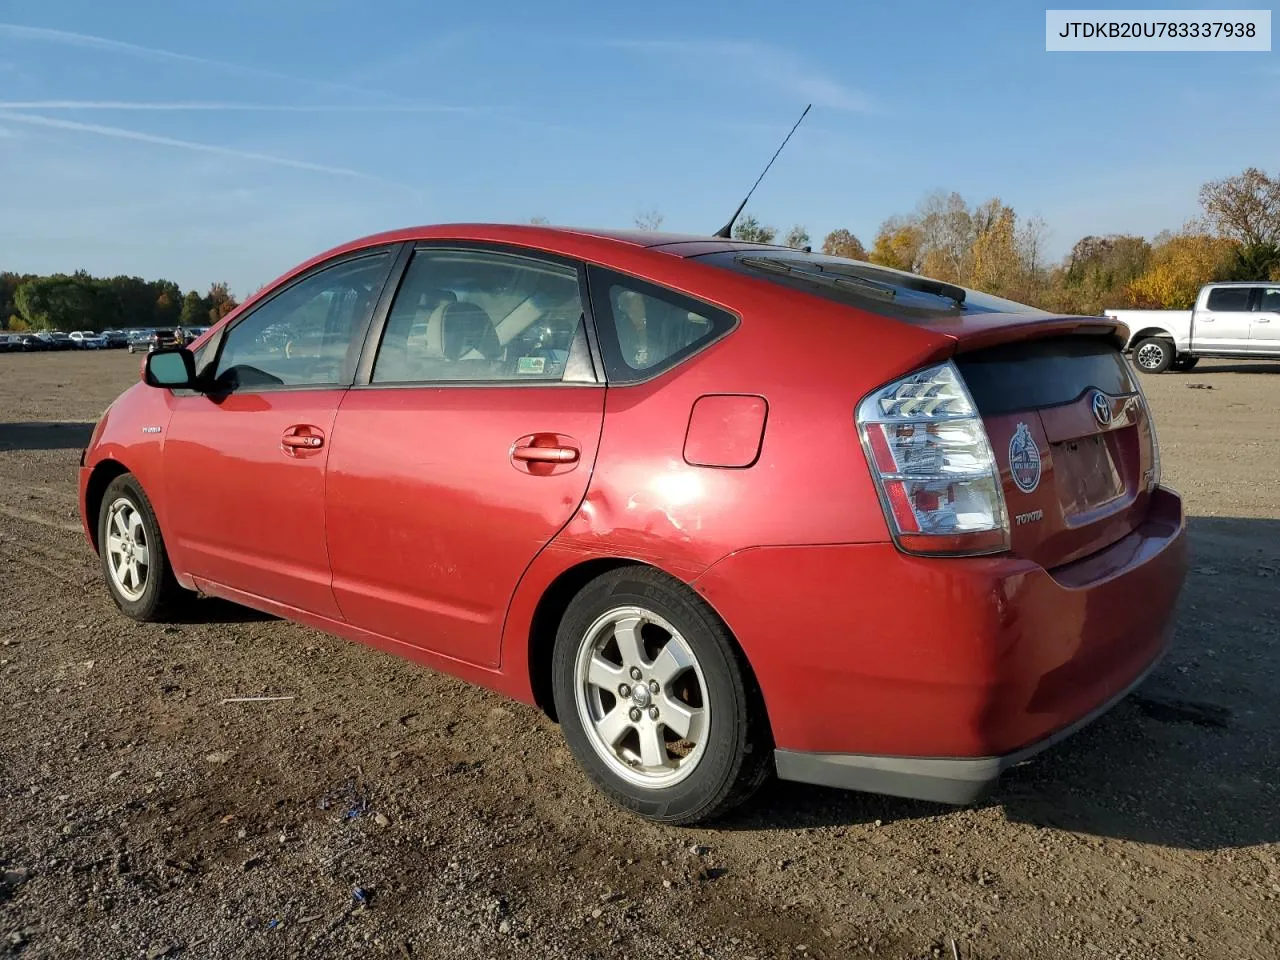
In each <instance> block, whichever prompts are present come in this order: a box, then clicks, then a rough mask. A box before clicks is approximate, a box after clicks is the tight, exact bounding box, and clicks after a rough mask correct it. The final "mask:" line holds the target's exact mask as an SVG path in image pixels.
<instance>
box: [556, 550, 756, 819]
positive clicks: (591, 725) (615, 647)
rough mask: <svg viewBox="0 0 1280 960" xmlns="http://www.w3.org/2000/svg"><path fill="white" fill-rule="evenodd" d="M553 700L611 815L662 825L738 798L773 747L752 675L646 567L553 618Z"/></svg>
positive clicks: (696, 611)
mask: <svg viewBox="0 0 1280 960" xmlns="http://www.w3.org/2000/svg"><path fill="white" fill-rule="evenodd" d="M552 669H553V677H552V684H553V693H554V697H555V705H556V710H557V713H558V715H559V718H560V724H561V727H562V728H563V730H564V736H565V740H566V742H567V743H568V745H569V749H570V751H572V753H573V755H574V757H575V758H576V759H577V761H578V763H579V764H580V765H581V766H582V767H583V769H584V770H585V771H586V773H587V775H588V776H589V777H590V778H591V779H592V780H593V781H594V782H595V784H596V785H597V786H598V787H599V788H600V789H601V790H602V791H604V793H605V794H607V795H608V796H609V797H610V798H611V799H612V800H614V801H615V802H616V803H618V804H619V805H621V806H623V807H625V808H627V809H629V810H631V811H633V812H635V813H638V814H640V815H641V816H644V817H647V818H648V819H650V820H656V821H659V822H661V823H672V824H687V823H696V822H699V821H702V820H709V819H711V818H713V817H716V816H719V815H721V814H723V813H726V812H728V811H729V810H730V809H732V808H733V807H735V806H737V805H738V804H740V803H742V802H743V801H744V800H746V799H747V798H748V797H749V796H751V794H752V793H754V792H755V790H756V789H757V788H758V787H759V786H760V784H761V783H762V782H763V781H764V779H765V777H766V776H767V775H768V771H769V759H770V757H771V748H772V743H771V740H770V736H769V730H768V722H767V719H766V717H765V714H764V704H763V700H762V698H761V696H760V692H759V690H758V689H757V687H756V684H755V681H754V678H753V677H752V676H751V671H750V669H749V667H747V665H746V663H745V661H744V660H743V659H742V655H741V653H740V652H739V651H738V648H737V646H736V644H735V643H734V641H733V638H732V637H731V636H730V635H729V632H728V630H727V629H726V628H725V626H724V624H723V623H721V622H720V620H719V619H718V618H717V617H716V616H715V614H714V613H713V612H712V611H711V610H710V609H709V608H708V607H707V606H706V605H705V604H704V603H703V602H702V600H701V599H700V598H699V597H698V596H697V595H696V594H693V593H692V592H691V591H690V590H689V589H688V588H687V587H685V586H684V585H683V584H681V583H679V582H678V581H676V580H673V579H672V578H670V577H668V576H666V575H665V574H663V573H661V572H659V571H656V570H652V569H649V568H645V567H624V568H622V569H619V570H614V571H611V572H609V573H606V574H603V575H602V576H600V577H598V578H596V579H595V580H593V581H591V583H589V584H587V586H586V587H584V588H583V589H582V591H581V592H580V593H579V594H578V595H577V596H576V597H575V598H574V599H573V601H572V602H571V603H570V604H569V608H568V610H567V611H566V612H565V615H564V618H563V619H562V620H561V623H560V629H559V631H558V632H557V635H556V645H555V652H554V655H553V665H552Z"/></svg>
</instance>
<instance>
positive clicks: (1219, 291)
mask: <svg viewBox="0 0 1280 960" xmlns="http://www.w3.org/2000/svg"><path fill="white" fill-rule="evenodd" d="M1251 296H1253V287H1214V288H1213V289H1212V290H1210V291H1209V299H1208V300H1207V301H1205V307H1206V308H1208V309H1209V310H1212V311H1213V312H1214V313H1245V312H1246V311H1248V309H1249V298H1250V297H1251Z"/></svg>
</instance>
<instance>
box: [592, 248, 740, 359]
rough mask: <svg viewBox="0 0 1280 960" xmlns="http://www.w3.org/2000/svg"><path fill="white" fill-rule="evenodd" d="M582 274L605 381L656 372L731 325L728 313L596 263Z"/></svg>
mask: <svg viewBox="0 0 1280 960" xmlns="http://www.w3.org/2000/svg"><path fill="white" fill-rule="evenodd" d="M588 276H589V277H590V281H591V303H592V306H593V307H594V309H595V314H596V322H597V329H598V331H599V334H600V351H601V353H602V354H603V355H604V366H605V373H606V374H607V375H608V378H609V382H610V383H636V382H639V381H641V380H647V379H649V378H651V377H654V376H657V375H658V374H660V373H662V372H664V371H666V370H669V369H671V368H672V367H674V366H675V365H676V364H678V363H680V362H681V361H683V360H685V359H687V358H689V357H691V356H692V355H693V354H695V353H697V352H699V351H700V350H702V349H704V348H705V347H707V346H709V345H710V344H711V343H714V342H715V341H716V340H718V339H719V338H720V337H722V336H724V335H725V334H726V333H728V332H729V331H730V330H732V329H733V327H734V326H735V325H736V324H737V318H736V317H735V316H734V315H733V314H731V313H729V312H728V311H725V310H722V309H720V308H719V307H713V306H711V305H710V304H708V303H703V302H702V301H700V300H695V299H693V298H692V297H687V296H685V295H684V294H682V293H677V292H676V291H674V290H668V289H667V288H665V287H660V286H657V285H655V284H651V283H648V282H646V281H643V280H638V279H636V278H635V277H628V276H625V275H623V274H617V273H613V272H612V271H609V270H604V269H601V268H598V267H591V268H589V269H588Z"/></svg>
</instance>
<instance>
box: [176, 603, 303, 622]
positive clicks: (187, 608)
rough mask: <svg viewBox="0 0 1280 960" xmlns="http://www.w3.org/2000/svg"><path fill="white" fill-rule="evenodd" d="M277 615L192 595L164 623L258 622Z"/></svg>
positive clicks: (273, 618)
mask: <svg viewBox="0 0 1280 960" xmlns="http://www.w3.org/2000/svg"><path fill="white" fill-rule="evenodd" d="M279 619H280V618H279V617H275V616H272V615H271V614H269V613H263V612H262V611H261V610H254V609H253V608H252V607H242V606H241V605H240V604H238V603H232V602H231V601H230V600H223V599H222V598H221V597H204V596H201V597H193V598H192V599H191V602H190V603H184V604H181V605H179V607H178V609H177V610H175V611H174V612H173V613H172V614H170V615H168V616H167V617H165V622H166V623H172V624H175V625H178V626H191V625H195V624H201V623H259V622H264V621H267V620H279Z"/></svg>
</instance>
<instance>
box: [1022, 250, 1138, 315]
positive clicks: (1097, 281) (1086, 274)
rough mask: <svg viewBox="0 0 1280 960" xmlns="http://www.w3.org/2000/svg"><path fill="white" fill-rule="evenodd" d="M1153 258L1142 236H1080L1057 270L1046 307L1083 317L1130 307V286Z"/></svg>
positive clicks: (1051, 283) (1050, 285)
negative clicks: (1111, 309)
mask: <svg viewBox="0 0 1280 960" xmlns="http://www.w3.org/2000/svg"><path fill="white" fill-rule="evenodd" d="M1150 259H1151V244H1150V243H1149V242H1148V241H1147V240H1145V239H1144V238H1142V237H1136V236H1132V235H1129V234H1111V235H1109V236H1095V235H1092V234H1091V235H1089V236H1087V237H1081V238H1080V239H1079V240H1077V241H1076V243H1075V246H1073V247H1072V248H1071V252H1070V253H1069V254H1067V258H1066V260H1065V261H1063V263H1062V265H1061V266H1060V267H1059V268H1058V269H1057V270H1055V271H1054V273H1053V276H1052V280H1051V282H1050V284H1049V287H1050V290H1049V292H1048V298H1047V299H1048V303H1047V304H1046V305H1047V306H1050V307H1051V308H1052V309H1054V310H1056V311H1058V312H1060V313H1081V314H1099V313H1101V312H1102V311H1103V310H1106V309H1108V308H1113V307H1122V306H1127V305H1129V304H1130V302H1131V299H1132V298H1131V293H1130V289H1129V288H1130V285H1131V284H1132V283H1133V281H1135V280H1136V279H1138V277H1140V276H1142V274H1143V273H1145V272H1146V269H1147V264H1148V262H1149V261H1150Z"/></svg>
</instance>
